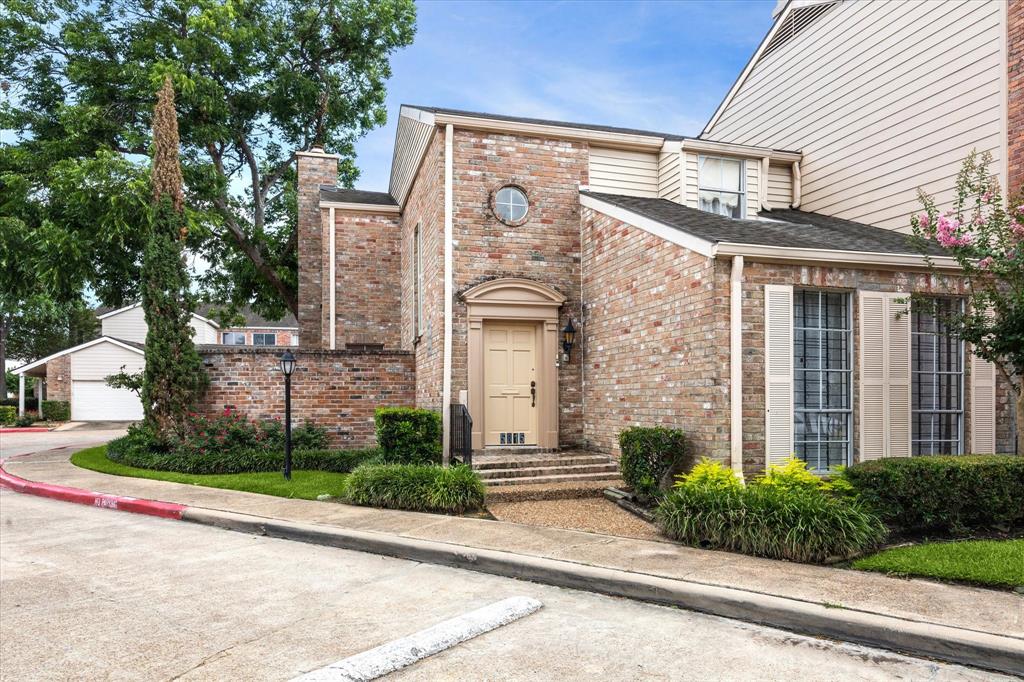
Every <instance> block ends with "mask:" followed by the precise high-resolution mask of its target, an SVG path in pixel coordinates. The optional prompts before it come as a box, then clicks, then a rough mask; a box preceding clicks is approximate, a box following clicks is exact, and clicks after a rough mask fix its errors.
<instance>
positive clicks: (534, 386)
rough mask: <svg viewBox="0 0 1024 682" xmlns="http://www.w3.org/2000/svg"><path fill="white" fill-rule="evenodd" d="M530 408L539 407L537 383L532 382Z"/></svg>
mask: <svg viewBox="0 0 1024 682" xmlns="http://www.w3.org/2000/svg"><path fill="white" fill-rule="evenodd" d="M530 407H537V382H536V381H531V382H530Z"/></svg>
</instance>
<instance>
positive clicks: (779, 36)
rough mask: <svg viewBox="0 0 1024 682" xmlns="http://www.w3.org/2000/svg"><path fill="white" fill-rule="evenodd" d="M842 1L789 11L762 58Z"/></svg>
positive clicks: (837, 0)
mask: <svg viewBox="0 0 1024 682" xmlns="http://www.w3.org/2000/svg"><path fill="white" fill-rule="evenodd" d="M840 2H842V0H836V2H824V3H820V4H816V5H809V6H807V7H798V8H797V9H794V10H793V11H792V12H790V13H789V16H787V17H786V18H785V19H784V20H783V22H782V25H781V26H779V30H778V31H776V32H775V35H774V36H772V39H771V41H769V42H768V44H767V45H766V46H765V48H764V52H762V53H761V59H764V58H765V57H767V56H768V55H770V54H771V53H772V52H774V51H775V50H777V49H779V48H780V47H782V46H783V45H785V44H786V43H788V42H789V41H790V40H792V39H793V38H795V37H796V36H797V34H798V33H800V32H801V31H803V30H804V29H805V28H807V27H808V26H810V25H811V24H813V23H814V22H815V21H817V20H818V19H819V18H821V17H822V16H824V15H825V14H827V13H828V11H829V10H830V9H832V8H833V7H835V6H836V5H838V4H840Z"/></svg>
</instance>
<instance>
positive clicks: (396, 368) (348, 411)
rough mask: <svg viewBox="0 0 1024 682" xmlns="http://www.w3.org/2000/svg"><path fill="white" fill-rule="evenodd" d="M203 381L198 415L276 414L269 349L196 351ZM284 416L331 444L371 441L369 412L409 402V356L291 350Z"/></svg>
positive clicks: (277, 390)
mask: <svg viewBox="0 0 1024 682" xmlns="http://www.w3.org/2000/svg"><path fill="white" fill-rule="evenodd" d="M200 353H201V354H202V356H203V364H204V366H205V367H206V371H207V373H208V374H209V377H210V388H209V390H208V391H207V392H206V396H205V398H204V399H203V408H202V409H203V411H206V412H209V413H217V412H221V411H223V410H224V409H225V408H226V407H230V408H232V409H237V410H238V411H239V412H241V413H243V414H245V415H246V416H248V417H250V418H253V419H273V418H275V417H281V416H282V415H283V414H284V377H283V376H282V375H281V371H280V368H279V364H278V355H279V351H277V350H276V349H273V348H231V347H224V348H213V347H211V346H205V347H203V348H201V349H200ZM295 355H296V369H295V373H294V374H293V375H292V418H293V420H294V422H295V423H300V422H305V421H311V422H314V423H316V424H317V425H319V426H324V427H326V428H327V429H328V433H329V435H330V440H331V444H332V445H333V446H335V447H363V446H368V445H373V444H374V442H375V438H374V428H373V412H374V410H375V409H376V408H377V407H387V406H402V405H411V404H412V403H413V400H414V386H415V370H414V367H413V356H412V354H411V353H408V352H404V351H393V350H392V351H327V350H307V349H302V348H300V349H299V350H297V351H295Z"/></svg>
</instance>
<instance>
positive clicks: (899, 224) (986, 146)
mask: <svg viewBox="0 0 1024 682" xmlns="http://www.w3.org/2000/svg"><path fill="white" fill-rule="evenodd" d="M1000 5H1001V3H1000V2H972V1H966V0H947V1H944V2H888V1H876V2H843V3H841V4H839V5H837V6H836V7H834V8H833V9H832V10H830V11H828V12H827V13H825V14H824V15H822V16H821V17H820V18H819V19H818V20H816V21H815V22H813V23H812V24H811V25H809V26H808V27H807V28H806V29H805V30H803V31H801V32H800V33H798V34H797V35H795V36H794V37H793V38H792V39H790V40H789V41H788V42H786V43H785V44H784V45H782V46H781V47H779V48H778V49H777V50H775V51H774V52H772V53H771V54H769V55H767V56H766V57H763V58H761V59H760V60H759V61H758V62H757V63H756V64H755V66H754V68H753V69H752V71H751V72H750V74H749V76H748V77H747V79H746V80H745V81H744V82H743V83H742V84H741V86H740V88H739V89H738V91H737V92H736V93H735V96H734V97H733V98H732V100H731V101H730V102H729V104H728V105H727V106H726V108H725V109H724V111H723V112H722V113H721V115H720V116H719V118H718V119H717V120H716V122H715V124H714V125H713V126H712V127H711V128H710V129H709V130H708V131H707V132H706V137H707V138H709V139H713V140H718V141H723V142H732V143H737V144H749V145H756V146H763V147H773V148H777V149H799V150H801V151H802V152H803V154H804V161H803V162H802V163H801V170H802V176H803V178H802V183H801V196H802V202H801V208H802V209H803V210H807V211H816V212H821V213H826V214H829V215H835V216H837V217H841V218H846V219H849V220H855V221H859V222H865V223H869V224H874V225H878V226H880V227H884V228H888V229H896V230H903V231H909V222H908V221H909V216H910V214H911V213H912V212H914V211H915V210H917V209H918V208H919V202H918V201H917V188H918V187H919V186H920V187H922V188H923V189H924V190H925V191H928V192H929V193H931V194H933V195H934V196H935V198H936V200H937V201H938V202H939V207H940V209H942V208H945V207H947V206H949V205H950V203H951V201H952V199H953V192H952V187H953V182H954V179H955V175H956V172H957V170H958V169H959V166H960V163H961V161H962V160H963V158H964V157H965V156H966V155H967V154H968V153H969V152H970V151H971V150H972V149H977V150H978V151H979V152H982V151H989V152H991V153H992V154H993V157H994V160H995V163H994V165H993V171H998V172H1000V173H1002V172H1003V170H1004V162H1005V159H1003V155H1002V146H1003V140H1004V135H1005V133H1004V132H1003V110H1002V107H1003V93H1002V83H1003V79H1004V78H1005V73H1004V71H1005V65H1004V64H1003V56H1002V54H1001V49H1002V45H1003V43H1004V42H1005V27H1004V26H1003V25H1002V24H1003V13H1004V11H1005V10H1004V9H1003V8H1002V7H1001V6H1000ZM1003 180H1005V176H1004V177H1003Z"/></svg>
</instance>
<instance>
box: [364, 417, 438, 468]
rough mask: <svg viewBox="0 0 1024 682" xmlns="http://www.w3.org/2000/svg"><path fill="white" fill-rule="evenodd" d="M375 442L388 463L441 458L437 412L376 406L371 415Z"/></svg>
mask: <svg viewBox="0 0 1024 682" xmlns="http://www.w3.org/2000/svg"><path fill="white" fill-rule="evenodd" d="M373 421H374V424H375V425H376V429H377V445H378V447H380V449H381V452H383V453H384V458H385V459H386V460H388V461H389V462H398V463H403V464H425V463H428V462H435V463H440V461H441V415H440V414H438V413H437V412H432V411H430V410H421V409H418V408H415V407H379V408H377V411H376V412H375V413H374V416H373Z"/></svg>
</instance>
